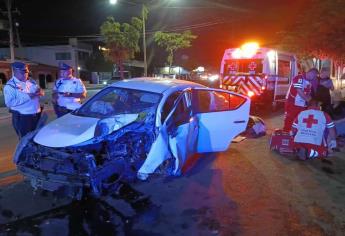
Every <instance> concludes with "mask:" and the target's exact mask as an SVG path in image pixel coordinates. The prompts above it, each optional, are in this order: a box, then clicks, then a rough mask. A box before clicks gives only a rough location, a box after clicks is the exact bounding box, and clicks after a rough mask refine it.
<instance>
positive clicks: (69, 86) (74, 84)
mask: <svg viewBox="0 0 345 236" xmlns="http://www.w3.org/2000/svg"><path fill="white" fill-rule="evenodd" d="M53 90H54V91H56V92H58V93H84V92H86V88H85V86H84V84H83V82H82V81H81V80H80V79H78V78H75V77H72V78H70V79H63V78H60V79H58V80H57V81H56V82H55V85H54V88H53ZM57 104H58V105H59V106H61V107H66V108H67V109H70V110H75V109H76V108H78V107H80V98H74V97H65V96H63V95H62V94H58V99H57Z"/></svg>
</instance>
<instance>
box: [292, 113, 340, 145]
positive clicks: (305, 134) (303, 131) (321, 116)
mask: <svg viewBox="0 0 345 236" xmlns="http://www.w3.org/2000/svg"><path fill="white" fill-rule="evenodd" d="M292 127H294V128H296V129H297V134H296V136H295V138H294V141H295V142H296V143H309V144H314V145H321V144H324V143H325V140H324V133H325V129H326V128H327V129H330V128H333V127H334V123H333V121H332V120H331V118H330V117H329V115H328V114H326V113H324V112H323V111H320V110H315V109H308V110H305V111H302V112H301V113H299V115H298V116H297V118H296V119H295V121H294V123H293V125H292Z"/></svg>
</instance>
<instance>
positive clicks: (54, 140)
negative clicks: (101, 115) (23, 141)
mask: <svg viewBox="0 0 345 236" xmlns="http://www.w3.org/2000/svg"><path fill="white" fill-rule="evenodd" d="M137 118H138V114H122V115H117V116H116V117H112V118H107V119H112V120H114V121H115V122H116V125H112V126H111V127H112V128H111V130H110V131H111V132H112V131H115V130H118V129H120V128H122V127H123V126H125V125H127V124H129V123H132V122H133V121H134V120H136V119H137ZM99 121H100V119H98V118H92V117H83V116H75V115H72V114H67V115H64V116H62V117H60V118H58V119H56V120H54V121H52V122H51V123H49V124H48V125H46V126H44V127H43V128H42V129H41V130H40V131H39V132H38V133H37V134H36V135H35V137H34V142H36V143H38V144H41V145H43V146H47V147H68V146H73V145H77V144H80V143H82V142H85V141H87V140H90V139H92V138H93V137H94V133H95V128H96V126H97V124H98V122H99ZM115 122H113V123H115Z"/></svg>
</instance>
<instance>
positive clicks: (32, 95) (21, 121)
mask: <svg viewBox="0 0 345 236" xmlns="http://www.w3.org/2000/svg"><path fill="white" fill-rule="evenodd" d="M11 66H12V71H13V76H12V78H11V79H10V80H9V81H7V83H6V85H5V87H4V97H5V104H6V106H7V107H8V108H9V111H10V112H11V113H12V125H13V127H14V129H15V131H16V133H17V135H18V136H19V138H22V137H23V136H25V135H26V134H27V133H29V132H31V131H33V130H35V129H36V126H37V123H38V121H39V119H40V116H41V107H40V103H39V97H40V96H43V95H44V91H43V90H42V89H41V88H40V87H39V86H38V85H37V83H36V82H35V81H34V80H32V79H29V69H28V66H27V65H26V64H24V63H22V62H14V63H12V65H11Z"/></svg>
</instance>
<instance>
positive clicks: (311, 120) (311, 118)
mask: <svg viewBox="0 0 345 236" xmlns="http://www.w3.org/2000/svg"><path fill="white" fill-rule="evenodd" d="M303 123H306V124H307V128H311V127H312V126H313V124H317V123H318V120H315V119H314V115H309V116H308V118H307V119H303Z"/></svg>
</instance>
